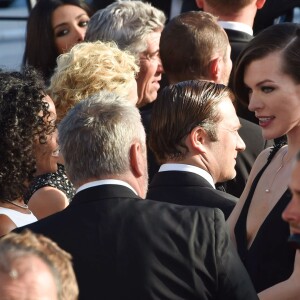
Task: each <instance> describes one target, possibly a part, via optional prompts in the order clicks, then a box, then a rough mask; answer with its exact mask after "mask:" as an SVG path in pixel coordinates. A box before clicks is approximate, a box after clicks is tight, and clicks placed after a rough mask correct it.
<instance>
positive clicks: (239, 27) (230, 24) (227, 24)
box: [218, 21, 253, 35]
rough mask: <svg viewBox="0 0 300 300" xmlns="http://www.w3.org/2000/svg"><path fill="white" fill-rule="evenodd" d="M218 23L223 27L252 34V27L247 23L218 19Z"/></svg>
mask: <svg viewBox="0 0 300 300" xmlns="http://www.w3.org/2000/svg"><path fill="white" fill-rule="evenodd" d="M218 23H219V25H220V26H221V27H223V28H224V29H232V30H237V31H242V32H245V33H248V34H250V35H253V30H252V28H251V27H250V26H249V25H247V24H244V23H240V22H229V21H218Z"/></svg>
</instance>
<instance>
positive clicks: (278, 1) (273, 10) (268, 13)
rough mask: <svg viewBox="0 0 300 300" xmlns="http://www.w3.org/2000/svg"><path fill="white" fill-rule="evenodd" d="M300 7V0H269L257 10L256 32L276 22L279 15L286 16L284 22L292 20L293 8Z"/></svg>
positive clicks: (254, 28)
mask: <svg viewBox="0 0 300 300" xmlns="http://www.w3.org/2000/svg"><path fill="white" fill-rule="evenodd" d="M295 7H300V0H284V1H283V0H268V1H266V3H265V5H264V6H263V8H262V9H260V10H258V11H257V14H256V16H255V19H254V25H253V30H254V33H255V34H256V33H258V32H259V31H261V30H263V29H265V28H267V27H268V26H271V25H273V24H274V20H275V19H276V18H278V17H279V16H284V19H283V21H284V22H292V17H293V9H294V8H295Z"/></svg>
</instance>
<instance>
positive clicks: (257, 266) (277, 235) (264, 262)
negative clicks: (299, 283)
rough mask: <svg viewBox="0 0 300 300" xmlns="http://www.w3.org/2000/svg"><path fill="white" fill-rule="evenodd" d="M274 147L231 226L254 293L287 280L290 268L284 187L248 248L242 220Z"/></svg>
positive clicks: (288, 196) (287, 196) (291, 255)
mask: <svg viewBox="0 0 300 300" xmlns="http://www.w3.org/2000/svg"><path fill="white" fill-rule="evenodd" d="M278 149H280V145H278V146H276V147H274V148H273V151H272V152H271V154H270V158H269V160H268V162H267V163H266V165H265V166H264V167H263V168H262V170H261V171H260V172H259V173H258V174H257V176H256V178H255V180H254V181H253V185H252V187H251V189H250V191H249V195H248V197H247V199H246V202H245V204H244V207H243V209H242V211H241V214H240V216H239V218H238V220H237V223H236V225H235V229H234V232H235V238H236V242H237V249H238V253H239V255H240V258H241V260H242V262H243V263H244V265H245V267H246V269H247V271H248V273H249V275H250V277H251V279H252V282H253V284H254V287H255V289H256V291H257V292H258V293H259V292H260V291H263V290H265V289H267V288H269V287H271V286H273V285H275V284H276V283H279V282H281V281H284V280H286V279H288V278H289V277H290V275H291V274H292V272H293V269H294V257H295V250H294V249H292V247H290V245H289V244H288V243H287V240H288V237H289V235H290V230H289V224H288V223H287V222H285V221H284V220H283V219H282V217H281V215H282V212H283V210H284V209H285V208H286V206H287V204H288V203H289V201H290V200H291V194H290V192H289V191H288V190H287V191H286V192H285V193H284V194H283V195H282V197H281V198H280V200H279V201H278V203H277V204H276V205H275V207H274V208H273V209H272V211H271V212H270V213H269V215H268V216H267V217H266V219H265V220H264V222H263V224H262V225H261V227H260V228H259V230H258V232H257V235H256V237H255V239H254V241H253V243H252V244H251V246H250V248H249V249H248V248H247V244H248V243H247V230H246V222H247V215H248V210H249V207H250V204H251V201H252V197H253V194H254V191H255V188H256V186H257V183H258V182H259V180H260V177H261V175H262V174H263V173H264V171H265V170H266V168H267V167H268V165H269V164H270V162H271V160H272V158H273V157H274V155H275V153H276V152H277V151H278ZM262 201H264V199H262Z"/></svg>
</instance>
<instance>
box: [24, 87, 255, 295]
mask: <svg viewBox="0 0 300 300" xmlns="http://www.w3.org/2000/svg"><path fill="white" fill-rule="evenodd" d="M59 142H60V147H61V152H62V155H63V157H64V159H65V166H66V170H67V172H68V175H69V177H70V180H71V181H72V182H73V183H74V186H75V187H76V188H77V192H76V195H75V197H74V198H73V200H72V202H71V203H70V205H69V206H68V207H67V208H66V209H65V210H63V211H61V212H59V213H57V214H54V215H52V216H49V217H47V218H45V219H42V220H40V221H38V222H36V223H34V224H31V226H26V227H27V228H29V229H31V230H32V231H34V232H38V233H42V234H44V235H46V236H48V237H50V238H51V239H53V240H54V241H55V242H57V244H58V245H59V246H60V247H61V248H63V249H65V250H66V251H68V252H69V253H70V254H71V255H72V257H73V261H74V270H75V273H76V277H77V280H78V284H79V291H80V299H86V300H94V299H95V300H96V299H97V300H98V299H105V300H120V299H122V300H150V299H157V300H158V299H182V300H183V299H185V300H188V299H201V300H202V299H233V300H234V299H241V300H247V299H258V298H257V295H256V294H255V292H254V290H253V287H252V284H251V283H250V280H249V277H248V275H247V273H246V272H245V269H244V268H243V267H242V264H241V262H240V260H239V259H238V255H237V254H236V253H235V251H234V250H233V249H232V246H231V243H230V238H229V235H228V233H227V230H226V224H225V220H224V217H223V215H222V213H221V211H220V210H218V209H212V208H197V207H184V206H179V205H178V206H177V205H171V204H168V203H159V202H156V201H149V200H143V199H142V198H144V196H145V194H146V191H147V159H146V145H145V132H144V128H143V125H142V123H141V120H140V114H139V111H138V109H137V108H135V107H134V106H132V104H130V103H128V101H126V99H123V98H119V97H118V96H115V95H114V94H111V93H108V92H105V91H103V92H101V93H99V94H96V95H93V96H91V97H89V98H88V99H86V100H85V101H81V102H80V103H79V104H78V105H77V106H75V107H74V108H73V109H72V110H71V111H70V112H69V114H68V115H67V116H66V117H65V118H64V119H63V121H62V122H61V124H60V127H59ZM23 229H24V227H23V228H21V229H19V230H23Z"/></svg>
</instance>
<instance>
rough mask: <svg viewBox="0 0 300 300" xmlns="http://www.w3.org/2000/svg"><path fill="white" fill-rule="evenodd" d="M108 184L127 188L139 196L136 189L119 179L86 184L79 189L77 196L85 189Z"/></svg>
mask: <svg viewBox="0 0 300 300" xmlns="http://www.w3.org/2000/svg"><path fill="white" fill-rule="evenodd" d="M106 184H115V185H123V186H126V187H128V188H129V189H131V190H132V191H133V192H134V193H135V194H136V195H137V192H136V191H135V190H134V188H133V187H132V186H131V185H129V184H128V183H127V182H125V181H123V180H118V179H103V180H95V181H91V182H88V183H85V184H83V185H81V186H80V187H79V188H78V189H77V191H76V194H77V193H79V192H81V191H82V190H85V189H88V188H91V187H95V186H98V185H106Z"/></svg>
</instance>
